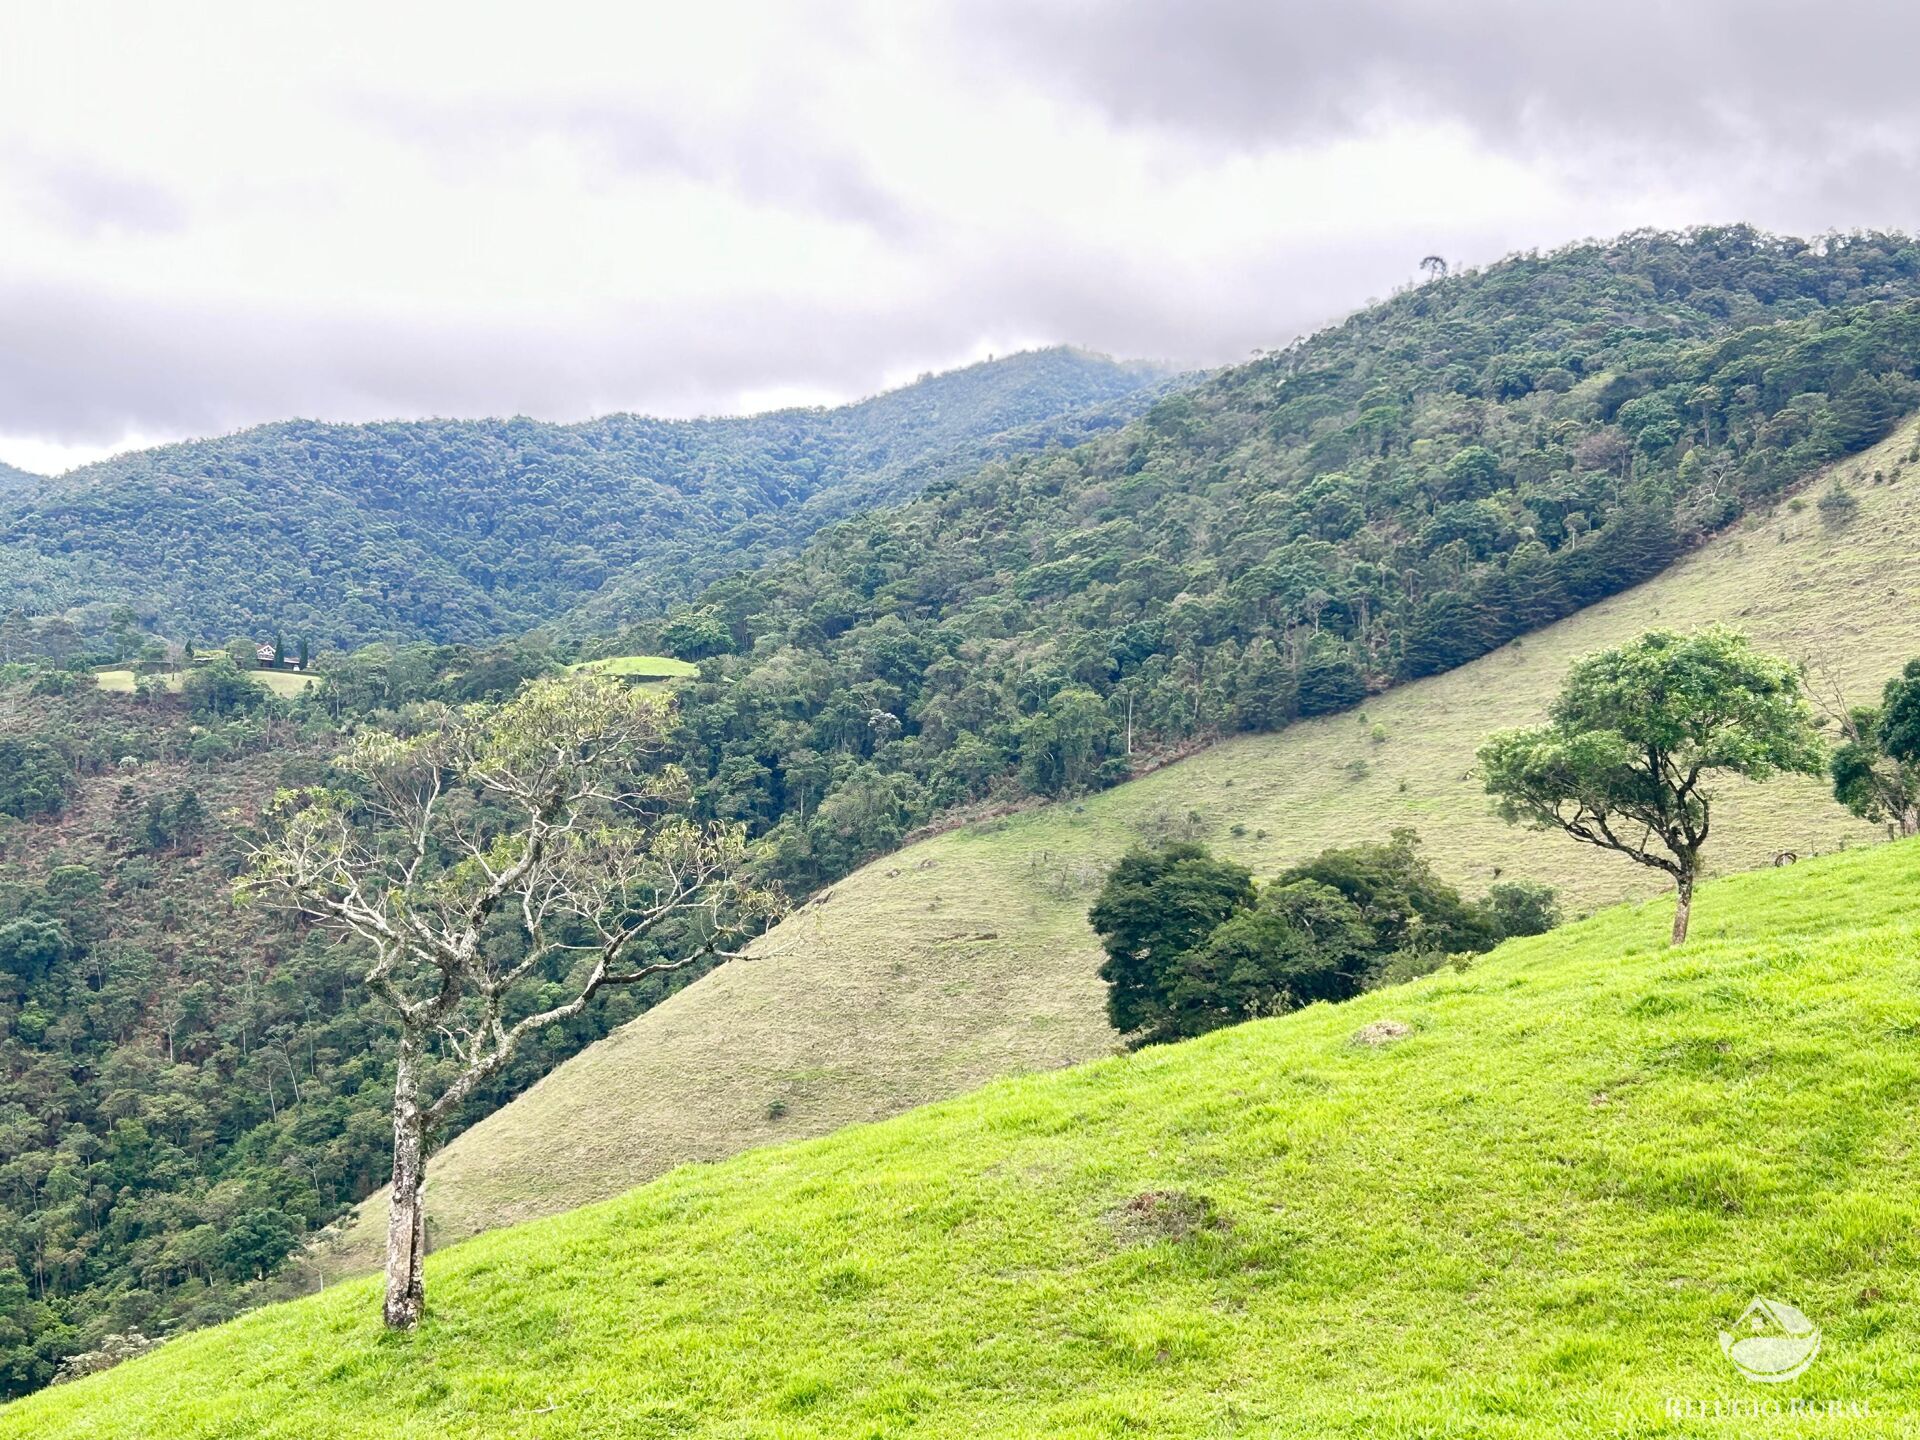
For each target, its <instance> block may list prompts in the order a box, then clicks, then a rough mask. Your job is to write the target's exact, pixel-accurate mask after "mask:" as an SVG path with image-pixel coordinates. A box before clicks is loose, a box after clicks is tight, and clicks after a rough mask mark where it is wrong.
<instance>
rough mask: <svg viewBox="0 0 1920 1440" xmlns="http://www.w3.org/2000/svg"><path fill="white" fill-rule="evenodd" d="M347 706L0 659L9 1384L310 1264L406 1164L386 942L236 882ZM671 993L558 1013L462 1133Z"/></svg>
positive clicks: (506, 659)
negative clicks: (392, 1116) (302, 1247)
mask: <svg viewBox="0 0 1920 1440" xmlns="http://www.w3.org/2000/svg"><path fill="white" fill-rule="evenodd" d="M549 663H550V662H549V660H548V657H547V656H546V653H545V652H544V651H542V650H539V649H529V648H527V647H523V646H521V647H512V648H510V649H508V650H506V651H502V652H500V653H498V654H495V655H492V656H484V655H475V654H473V653H470V652H467V651H463V650H459V649H454V648H441V649H429V648H426V647H421V648H420V649H417V650H415V651H412V652H410V653H409V654H408V656H407V657H406V660H405V663H403V664H397V665H392V666H386V667H382V669H381V684H382V689H381V691H380V692H379V694H378V695H377V696H375V695H374V694H373V693H372V692H371V691H368V690H362V691H360V692H357V693H358V695H359V696H360V697H361V698H362V699H368V700H373V699H379V700H385V701H390V702H392V703H393V704H396V705H399V704H405V703H409V702H414V701H422V700H425V701H441V702H449V703H459V702H463V701H467V700H472V699H475V698H484V697H488V696H492V697H498V696H499V695H500V694H502V693H506V692H510V691H511V690H512V689H513V688H514V687H515V686H516V685H517V684H518V683H519V681H520V679H521V678H523V677H524V676H525V675H526V674H528V673H532V672H537V671H538V670H540V669H544V668H547V666H548V665H549ZM222 671H224V677H222V675H221V673H220V672H222ZM352 699H353V696H352V695H349V694H348V693H347V692H346V690H345V689H344V687H343V688H342V690H341V691H340V692H339V693H336V694H335V695H334V696H333V697H332V699H331V701H330V702H329V703H328V704H326V705H321V704H318V703H314V702H313V701H307V702H304V703H300V704H288V703H287V702H285V701H281V700H277V699H275V698H273V697H272V696H270V695H269V694H268V693H266V692H265V691H264V690H262V689H261V688H260V687H259V686H258V685H256V684H254V683H253V682H252V681H251V680H250V679H249V678H248V677H247V676H245V675H244V674H237V673H235V672H233V671H232V670H231V669H230V668H229V667H224V666H221V665H219V664H218V663H217V662H216V665H215V666H213V667H209V668H208V669H207V670H205V671H202V672H200V673H199V674H197V675H196V677H195V681H194V682H193V683H190V684H189V686H188V687H187V689H186V691H185V693H183V694H181V695H177V696H176V695H168V694H165V693H163V692H155V693H149V694H145V695H141V696H134V695H111V694H104V693H102V692H101V691H100V690H99V689H98V688H97V687H95V686H94V685H93V684H92V681H91V677H90V676H87V675H84V674H75V673H72V672H63V671H54V670H47V669H44V668H41V669H32V668H29V667H25V666H19V665H15V666H8V667H5V668H4V669H0V1396H3V1395H13V1394H20V1393H24V1392H25V1391H28V1390H31V1389H34V1388H37V1387H38V1386H40V1385H43V1384H45V1383H46V1382H47V1381H48V1380H49V1379H50V1378H51V1377H52V1375H53V1373H54V1371H55V1368H56V1366H57V1364H58V1363H59V1362H60V1360H62V1359H63V1358H65V1357H67V1356H71V1355H74V1354H78V1353H81V1352H86V1351H90V1350H94V1349H96V1348H97V1347H98V1346H99V1345H100V1344H101V1342H102V1340H103V1338H104V1337H106V1336H109V1335H125V1334H127V1333H128V1332H138V1333H140V1334H143V1335H146V1336H159V1335H162V1334H167V1333H171V1332H172V1331H174V1330H176V1329H178V1328H182V1327H186V1326H191V1325H198V1324H204V1323H209V1322H211V1321H215V1320H219V1319H223V1318H225V1317H226V1316H228V1315H231V1314H233V1313H236V1312H237V1311H238V1310H240V1309H243V1308H245V1307H246V1306H248V1305H250V1304H253V1303H257V1302H258V1301H259V1300H261V1299H265V1298H272V1297H274V1296H276V1295H279V1294H282V1293H285V1292H286V1290H287V1288H288V1287H290V1286H294V1285H297V1284H300V1283H303V1277H302V1276H301V1275H299V1274H298V1273H297V1272H296V1271H289V1270H287V1269H286V1268H285V1266H286V1263H287V1260H288V1256H289V1254H290V1253H291V1252H292V1251H293V1250H294V1249H295V1247H296V1246H298V1245H299V1244H300V1243H301V1241H302V1238H303V1237H304V1236H305V1235H306V1234H307V1233H308V1232H309V1231H310V1230H312V1229H314V1228H316V1227H318V1226H320V1225H323V1224H325V1223H326V1222H327V1221H329V1220H331V1219H333V1218H334V1217H335V1216H337V1215H338V1214H340V1213H341V1211H342V1210H344V1209H345V1207H346V1206H348V1205H349V1204H351V1203H352V1202H354V1201H356V1200H358V1199H360V1198H362V1197H364V1196H365V1195H366V1194H368V1193H369V1192H370V1191H371V1190H373V1189H374V1188H375V1187H376V1186H378V1185H380V1184H381V1183H383V1182H384V1180H385V1178H386V1170H387V1166H388V1164H389V1161H390V1154H389V1152H390V1147H391V1142H392V1134H391V1129H390V1123H389V1119H388V1114H387V1111H388V1107H389V1105H390V1103H391V1099H392V1065H393V1060H392V1055H393V1047H392V1044H391V1043H390V1039H391V1036H390V1027H391V1019H390V1015H389V1013H388V1012H387V1011H386V1010H385V1009H384V1008H382V1007H381V1006H380V1005H379V1004H378V1002H376V1001H375V1000H373V999H372V998H371V997H370V996H369V995H368V993H367V992H366V990H365V988H364V986H362V985H361V983H360V971H361V970H362V969H363V968H364V961H363V960H362V959H361V957H360V956H359V955H358V954H357V953H356V952H355V951H354V950H353V949H352V947H347V946H340V945H333V944H328V943H324V942H323V941H322V939H321V937H319V936H318V935H317V934H299V933H293V932H291V931H289V930H288V929H287V928H286V927H285V926H283V925H281V924H278V923H275V922H273V921H272V920H271V918H270V917H266V916H262V915H257V914H245V915H243V914H239V913H236V911H235V910H234V908H233V903H232V900H231V898H230V882H231V880H232V877H233V876H234V874H235V873H236V872H237V870H238V868H239V866H240V863H241V858H242V853H243V847H244V845H245V844H246V842H247V841H248V839H249V838H250V836H251V835H252V834H253V828H254V825H255V822H256V820H257V819H258V817H259V814H260V812H261V808H262V807H263V806H264V805H265V804H266V803H267V802H268V801H269V799H270V798H271V797H272V796H273V794H274V793H275V791H276V789H278V788H280V787H284V786H292V785H300V784H310V783H316V782H319V781H323V780H325V779H326V777H327V774H328V770H327V762H326V758H325V757H326V756H327V755H328V754H329V753H331V752H332V751H333V750H334V749H335V748H336V747H337V744H338V741H339V738H340V733H341V732H340V730H339V728H338V722H337V721H336V719H335V714H336V712H340V711H341V710H342V707H343V706H344V705H346V704H348V703H350V702H351V701H352ZM348 718H349V719H350V718H351V717H348ZM555 978H556V979H559V978H564V977H555ZM677 978H678V980H679V983H685V981H686V980H689V979H691V978H693V976H692V975H691V974H688V975H683V976H680V977H677ZM665 993H667V989H666V987H665V984H664V983H663V982H655V983H654V984H652V985H650V986H642V987H636V988H635V989H633V990H631V991H626V990H622V991H617V992H615V993H613V994H611V995H609V996H608V997H607V999H606V1000H605V1001H603V1002H602V1003H600V1004H598V1005H596V1006H594V1007H593V1008H591V1009H590V1010H588V1011H587V1012H586V1013H585V1014H584V1015H582V1016H580V1017H579V1018H578V1019H577V1020H576V1021H574V1022H572V1023H571V1024H568V1025H564V1026H559V1027H555V1028H554V1029H552V1030H550V1031H545V1032H542V1034H541V1036H540V1037H539V1039H538V1040H537V1042H535V1043H533V1044H531V1045H529V1046H528V1047H527V1048H526V1049H525V1050H524V1051H523V1052H522V1053H521V1054H520V1055H519V1056H518V1057H517V1058H516V1060H515V1061H514V1063H513V1064H512V1065H511V1066H510V1067H509V1069H508V1070H507V1071H506V1072H505V1073H503V1074H502V1075H501V1076H499V1077H497V1078H496V1079H495V1080H494V1081H493V1082H491V1083H490V1084H489V1085H488V1086H487V1087H485V1091H484V1093H483V1094H479V1095H476V1096H475V1097H473V1099H472V1100H471V1101H469V1102H468V1104H467V1106H466V1108H465V1110H464V1111H463V1112H462V1114H461V1116H460V1118H459V1119H458V1121H457V1122H456V1123H455V1125H454V1126H453V1127H452V1130H451V1131H450V1132H449V1133H454V1132H457V1131H458V1130H459V1129H461V1128H463V1127H464V1125H465V1124H467V1123H469V1122H470V1121H471V1120H473V1119H476V1118H478V1117H479V1116H481V1115H483V1114H485V1113H487V1112H488V1111H489V1110H491V1109H493V1108H495V1107H496V1106H497V1105H499V1104H500V1103H502V1102H503V1101H504V1100H505V1099H507V1098H508V1097H510V1096H511V1095H513V1094H516V1093H518V1092H519V1091H520V1090H522V1089H524V1088H525V1087H526V1086H527V1085H528V1084H530V1083H531V1082H532V1081H533V1080H534V1079H536V1078H538V1077H539V1075H541V1074H543V1073H544V1072H545V1071H546V1070H547V1069H550V1068H551V1067H552V1066H553V1065H555V1064H557V1063H558V1062H559V1061H560V1060H562V1059H564V1058H566V1057H567V1056H568V1055H571V1054H573V1053H575V1052H576V1051H578V1050H579V1049H581V1048H582V1047H583V1046H585V1045H587V1044H590V1043H591V1042H592V1041H594V1040H596V1039H598V1038H600V1037H601V1036H602V1035H604V1034H606V1033H607V1031H608V1030H609V1029H611V1028H612V1027H613V1026H615V1025H617V1024H619V1023H621V1022H622V1021H623V1020H626V1019H628V1018H630V1017H632V1016H633V1015H635V1014H637V1013H639V1012H640V1011H641V1010H643V1009H645V1008H647V1007H648V1006H649V1005H651V1004H653V1003H655V1002H656V1001H657V1000H659V999H660V998H661V996H662V995H664V994H665Z"/></svg>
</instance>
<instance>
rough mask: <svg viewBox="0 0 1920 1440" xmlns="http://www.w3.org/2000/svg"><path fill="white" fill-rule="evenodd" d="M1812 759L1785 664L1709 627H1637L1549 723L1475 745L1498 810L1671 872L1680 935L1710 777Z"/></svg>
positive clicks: (1755, 776)
mask: <svg viewBox="0 0 1920 1440" xmlns="http://www.w3.org/2000/svg"><path fill="white" fill-rule="evenodd" d="M1825 760H1826V755H1825V751H1824V747H1823V746H1822V744H1821V741H1820V736H1819V733H1818V730H1817V729H1816V727H1815V724H1814V719H1813V712H1812V710H1811V708H1810V707H1809V705H1808V703H1807V699H1806V696H1805V694H1804V693H1803V692H1802V689H1801V678H1800V672H1799V671H1798V669H1796V668H1795V667H1794V666H1793V665H1791V664H1789V663H1788V662H1787V661H1785V660H1780V659H1776V658H1775V657H1773V656H1770V655H1765V654H1762V653H1760V652H1758V651H1756V650H1754V649H1753V648H1752V647H1751V645H1749V644H1748V642H1747V639H1746V637H1745V636H1743V635H1741V634H1739V633H1738V632H1736V631H1733V630H1728V629H1725V628H1723V627H1719V626H1715V627H1712V628H1710V629H1707V630H1703V631H1701V632H1699V633H1698V634H1695V635H1690V636H1682V635H1677V634H1674V633H1673V632H1671V631H1665V630H1654V631H1649V632H1648V633H1647V634H1645V635H1642V636H1641V637H1640V638H1639V639H1637V640H1634V641H1632V642H1630V643H1629V644H1626V645H1623V646H1621V647H1619V648H1618V649H1615V650H1607V651H1602V652H1601V653H1600V654H1597V655H1593V656H1590V657H1588V658H1587V659H1585V660H1583V661H1581V662H1579V663H1578V664H1577V665H1575V666H1574V667H1573V669H1572V671H1571V672H1570V673H1569V675H1568V677H1567V681H1566V684H1565V686H1564V688H1563V689H1562V690H1561V692H1560V695H1559V698H1558V699H1556V700H1555V701H1554V703H1553V707H1552V711H1551V719H1550V723H1548V724H1547V725H1544V726H1538V727H1535V728H1533V729H1527V730H1508V731H1503V732H1501V733H1499V734H1496V735H1493V736H1490V737H1489V738H1488V740H1487V741H1486V743H1485V744H1483V745H1482V746H1481V747H1480V767H1481V771H1482V773H1483V776H1484V778H1485V781H1486V787H1487V791H1488V793H1489V794H1491V795H1492V796H1493V797H1494V800H1495V806H1496V809H1497V810H1498V812H1499V814H1500V815H1501V816H1502V818H1504V819H1506V820H1507V821H1509V822H1510V823H1514V824H1525V825H1529V826H1532V827H1533V828H1536V829H1543V830H1545V829H1559V830H1563V831H1565V832H1566V833H1567V834H1569V835H1571V836H1572V837H1573V838H1574V839H1576V840H1579V841H1581V842H1583V843H1585V844H1589V845H1595V846H1599V847H1600V848H1602V849H1606V850H1612V851H1614V852H1616V853H1618V854H1621V855H1625V856H1627V857H1628V858H1629V859H1631V860H1633V861H1635V862H1637V863H1638V864H1641V865H1646V866H1649V867H1651V868H1653V869H1657V870H1660V871H1662V872H1664V873H1665V874H1666V875H1668V876H1669V877H1671V878H1672V880H1673V885H1674V892H1675V906H1674V917H1673V943H1674V944H1676V945H1678V944H1680V943H1681V942H1682V941H1684V940H1685V939H1686V938H1687V924H1688V920H1689V918H1690V917H1691V914H1692V910H1693V889H1694V882H1695V880H1696V879H1697V878H1698V876H1699V873H1700V855H1701V851H1702V849H1703V848H1704V847H1705V845H1706V843H1707V840H1708V837H1709V835H1710V834H1711V830H1712V819H1713V815H1712V810H1713V801H1714V798H1715V794H1716V790H1715V786H1714V781H1715V780H1716V779H1717V778H1718V777H1721V776H1727V775H1737V776H1741V777H1744V778H1745V779H1748V780H1756V781H1758V780H1766V779H1768V778H1769V777H1771V776H1773V775H1777V774H1781V773H1791V774H1803V775H1817V774H1819V773H1821V771H1822V770H1823V769H1824V768H1825Z"/></svg>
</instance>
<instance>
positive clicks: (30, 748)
mask: <svg viewBox="0 0 1920 1440" xmlns="http://www.w3.org/2000/svg"><path fill="white" fill-rule="evenodd" d="M72 778H73V771H72V767H71V766H69V765H68V764H67V760H66V757H65V756H64V755H62V754H61V753H60V752H59V751H58V750H56V749H54V748H53V747H52V746H51V745H48V744H46V743H45V742H44V741H41V740H34V739H29V738H23V737H18V736H12V735H8V736H4V737H0V815H11V816H13V817H14V818H15V819H16V820H25V819H27V818H29V817H30V816H34V815H53V814H57V813H58V812H59V810H60V808H61V807H62V806H63V805H65V804H66V799H67V786H68V784H69V783H70V781H71V780H72Z"/></svg>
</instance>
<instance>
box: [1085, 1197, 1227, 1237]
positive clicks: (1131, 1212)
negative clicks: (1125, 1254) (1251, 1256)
mask: <svg viewBox="0 0 1920 1440" xmlns="http://www.w3.org/2000/svg"><path fill="white" fill-rule="evenodd" d="M1107 1223H1108V1224H1109V1225H1111V1226H1112V1227H1113V1233H1114V1234H1115V1235H1116V1236H1118V1237H1119V1239H1120V1242H1121V1243H1122V1244H1123V1245H1150V1244H1152V1243H1153V1242H1154V1241H1156V1240H1172V1241H1174V1242H1175V1243H1178V1242H1179V1241H1182V1240H1191V1239H1192V1238H1193V1237H1194V1236H1195V1235H1198V1234H1200V1233H1202V1232H1203V1231H1207V1230H1226V1229H1228V1228H1230V1227H1229V1222H1228V1220H1227V1218H1226V1216H1224V1215H1222V1214H1221V1213H1220V1212H1219V1210H1218V1208H1217V1207H1216V1206H1215V1205H1214V1203H1213V1200H1212V1198H1211V1197H1209V1196H1206V1195H1199V1194H1196V1193H1195V1192H1193V1191H1191V1190H1143V1191H1141V1192H1140V1193H1139V1194H1138V1195H1136V1196H1134V1197H1133V1198H1132V1199H1131V1200H1129V1201H1127V1203H1126V1204H1124V1205H1122V1206H1120V1207H1118V1208H1117V1209H1115V1210H1112V1211H1109V1212H1108V1214H1107Z"/></svg>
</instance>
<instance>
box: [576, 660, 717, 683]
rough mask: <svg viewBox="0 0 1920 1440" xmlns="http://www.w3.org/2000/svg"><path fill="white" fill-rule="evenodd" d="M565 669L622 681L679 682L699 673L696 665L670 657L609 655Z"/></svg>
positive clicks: (583, 661)
mask: <svg viewBox="0 0 1920 1440" xmlns="http://www.w3.org/2000/svg"><path fill="white" fill-rule="evenodd" d="M567 668H568V669H569V670H598V671H600V672H601V673H603V674H606V675H618V676H620V677H621V678H622V679H624V680H679V679H682V678H684V677H685V676H688V675H698V674H699V673H700V667H699V666H698V665H695V664H693V663H691V662H690V661H686V660H676V659H674V658H673V656H671V655H611V656H608V657H607V658H606V659H605V660H582V661H581V662H580V663H579V664H578V665H569V666H568V667H567Z"/></svg>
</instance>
